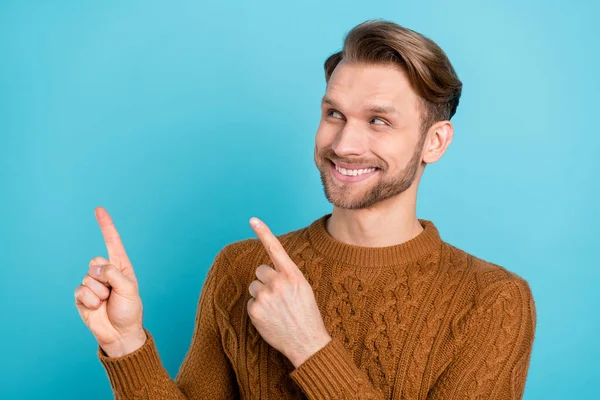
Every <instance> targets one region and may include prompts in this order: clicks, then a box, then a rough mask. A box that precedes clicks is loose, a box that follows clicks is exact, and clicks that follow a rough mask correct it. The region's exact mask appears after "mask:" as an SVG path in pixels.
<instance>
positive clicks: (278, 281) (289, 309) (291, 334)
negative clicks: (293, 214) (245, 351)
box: [247, 218, 331, 368]
mask: <svg viewBox="0 0 600 400" xmlns="http://www.w3.org/2000/svg"><path fill="white" fill-rule="evenodd" d="M250 225H251V226H252V229H253V230H254V232H255V233H256V234H257V235H258V238H259V239H260V241H261V242H262V244H263V246H264V247H265V249H266V250H267V253H268V254H269V257H271V261H273V268H272V267H270V266H268V265H260V266H259V267H258V268H257V269H256V277H257V278H258V280H254V281H252V283H250V286H249V287H248V291H249V292H250V295H251V296H252V298H251V299H250V300H249V301H248V305H247V309H248V315H249V316H250V319H251V321H252V324H254V326H255V327H256V330H257V331H258V333H260V335H261V336H262V338H263V339H264V340H265V341H266V342H267V343H269V344H270V345H271V346H272V347H274V348H275V349H277V350H278V351H279V352H281V353H282V354H283V355H284V356H286V357H287V358H288V359H289V360H290V361H291V362H292V364H293V365H294V367H296V368H298V367H299V366H300V365H301V364H302V363H303V362H304V361H306V360H307V359H308V358H309V357H311V356H312V355H313V354H315V353H316V352H317V351H318V350H320V349H321V348H323V347H324V346H325V345H326V344H327V343H329V341H331V336H329V333H328V332H327V330H326V329H325V325H324V323H323V318H322V317H321V313H320V311H319V307H318V306H317V302H316V300H315V295H314V293H313V290H312V287H311V286H310V284H309V283H308V281H307V280H306V278H305V277H304V274H303V273H302V271H300V269H299V268H298V266H297V265H296V264H295V263H294V262H293V261H292V259H291V258H290V257H289V255H288V254H287V253H286V251H285V249H284V248H283V246H282V245H281V243H280V242H279V240H277V238H276V237H275V235H273V233H271V230H270V229H269V228H268V227H267V225H265V223H264V222H262V221H260V220H259V219H258V218H252V219H251V220H250Z"/></svg>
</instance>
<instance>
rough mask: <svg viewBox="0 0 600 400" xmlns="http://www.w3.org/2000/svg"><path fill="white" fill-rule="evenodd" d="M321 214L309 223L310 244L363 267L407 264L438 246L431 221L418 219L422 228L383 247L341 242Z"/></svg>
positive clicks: (326, 217) (347, 262)
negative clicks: (402, 239)
mask: <svg viewBox="0 0 600 400" xmlns="http://www.w3.org/2000/svg"><path fill="white" fill-rule="evenodd" d="M330 216H331V214H327V215H324V216H323V217H321V218H319V219H317V220H316V221H314V222H313V223H312V224H310V225H309V226H308V239H309V241H310V243H311V245H312V246H313V248H314V249H315V250H316V251H318V252H319V253H321V254H322V255H324V256H325V257H327V258H330V259H333V260H336V261H340V262H343V263H346V264H351V265H357V266H362V267H384V266H391V265H400V264H408V263H410V262H413V261H416V260H418V259H420V258H422V257H423V256H425V255H427V254H430V253H434V252H436V251H438V250H439V249H440V246H441V243H442V239H441V237H440V234H439V232H438V230H437V228H436V227H435V225H434V224H433V222H431V221H428V220H424V219H419V222H420V223H421V226H422V227H423V231H422V232H421V233H419V234H418V235H417V236H415V237H414V238H412V239H410V240H408V241H406V242H404V243H400V244H397V245H393V246H386V247H363V246H356V245H351V244H346V243H343V242H340V241H338V240H336V239H334V238H333V236H331V235H330V234H329V232H327V229H326V227H325V222H326V221H327V219H328V218H329V217H330Z"/></svg>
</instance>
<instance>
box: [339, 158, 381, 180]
mask: <svg viewBox="0 0 600 400" xmlns="http://www.w3.org/2000/svg"><path fill="white" fill-rule="evenodd" d="M330 163H331V169H332V174H333V176H334V177H335V178H336V179H337V180H339V181H342V182H360V181H362V180H365V179H367V178H369V177H370V176H373V175H375V173H376V172H377V171H378V170H379V168H377V167H372V166H368V165H356V166H352V165H349V164H343V163H340V164H336V163H335V162H333V161H331V160H330Z"/></svg>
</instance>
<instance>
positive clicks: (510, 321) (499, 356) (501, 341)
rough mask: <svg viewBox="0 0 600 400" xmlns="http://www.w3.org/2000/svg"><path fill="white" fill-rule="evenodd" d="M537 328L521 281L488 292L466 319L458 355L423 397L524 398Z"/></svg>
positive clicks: (527, 291) (532, 306) (528, 294)
mask: <svg viewBox="0 0 600 400" xmlns="http://www.w3.org/2000/svg"><path fill="white" fill-rule="evenodd" d="M535 326H536V312H535V304H534V302H533V296H532V294H531V290H530V288H529V285H528V284H527V282H526V281H525V280H523V279H521V278H517V279H513V280H511V281H508V282H505V283H503V284H501V285H500V286H498V287H497V288H496V289H494V290H492V291H491V292H490V293H489V294H488V295H486V296H485V297H484V298H483V299H482V301H481V303H480V306H479V307H477V309H476V311H475V314H474V316H473V318H472V319H471V320H470V321H469V328H468V329H469V331H468V333H467V335H466V337H465V340H464V342H463V347H462V348H461V350H460V353H459V354H458V355H457V357H456V359H455V360H454V361H453V362H452V363H451V364H450V365H449V366H448V368H447V369H446V371H444V373H443V374H442V375H441V376H440V378H439V379H438V380H437V382H436V383H435V385H434V386H433V387H432V389H431V390H430V391H429V395H428V397H427V399H428V400H437V399H440V400H441V399H444V400H450V399H461V400H463V399H502V400H515V399H520V398H522V396H523V391H524V389H525V380H526V377H527V371H528V369H529V360H530V356H531V349H532V346H533V339H534V333H535Z"/></svg>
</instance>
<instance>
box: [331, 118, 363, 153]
mask: <svg viewBox="0 0 600 400" xmlns="http://www.w3.org/2000/svg"><path fill="white" fill-rule="evenodd" d="M366 139H367V138H366V133H365V132H364V131H363V130H361V129H360V128H359V127H358V126H357V125H356V124H355V123H350V122H346V123H345V124H344V126H343V128H342V129H340V130H339V132H338V133H337V135H336V137H335V140H334V141H333V143H332V145H331V148H332V149H333V151H335V153H336V154H337V155H338V156H340V157H346V156H360V155H362V154H364V153H365V150H366V149H365V146H366Z"/></svg>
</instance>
